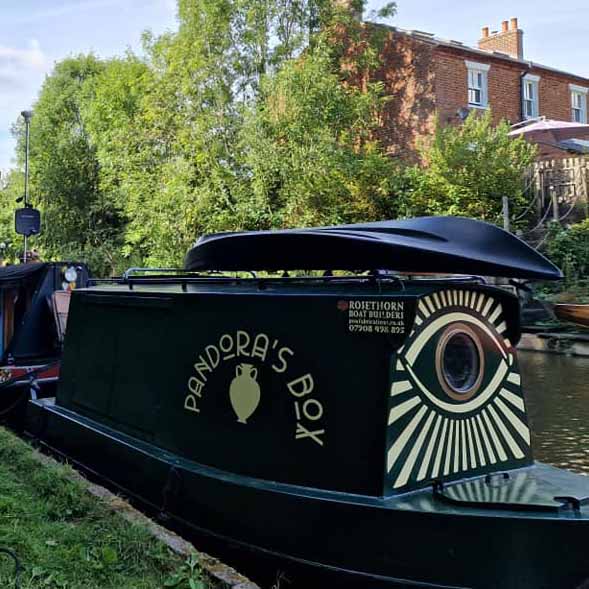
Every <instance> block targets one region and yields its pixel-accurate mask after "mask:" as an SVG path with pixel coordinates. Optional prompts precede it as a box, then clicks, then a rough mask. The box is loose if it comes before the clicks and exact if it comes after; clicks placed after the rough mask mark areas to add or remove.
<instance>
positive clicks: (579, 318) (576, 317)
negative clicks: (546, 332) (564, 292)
mask: <svg viewBox="0 0 589 589" xmlns="http://www.w3.org/2000/svg"><path fill="white" fill-rule="evenodd" d="M554 314H555V315H556V316H557V317H558V318H559V319H560V320H561V321H567V322H569V323H574V324H575V325H578V326H579V327H586V328H589V305H572V304H564V303H563V304H560V305H554Z"/></svg>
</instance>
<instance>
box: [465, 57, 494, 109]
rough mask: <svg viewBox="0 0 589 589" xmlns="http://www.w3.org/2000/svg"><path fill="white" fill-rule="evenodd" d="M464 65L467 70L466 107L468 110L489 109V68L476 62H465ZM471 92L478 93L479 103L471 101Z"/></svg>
mask: <svg viewBox="0 0 589 589" xmlns="http://www.w3.org/2000/svg"><path fill="white" fill-rule="evenodd" d="M464 63H465V64H466V69H467V75H466V87H467V92H468V106H469V107H470V108H484V109H486V108H489V70H490V69H491V66H490V65H489V64H488V63H477V62H476V61H465V62H464ZM471 82H472V83H471ZM476 82H480V83H479V84H477V83H476ZM471 90H472V91H473V92H474V91H478V92H479V93H480V101H479V102H476V101H471Z"/></svg>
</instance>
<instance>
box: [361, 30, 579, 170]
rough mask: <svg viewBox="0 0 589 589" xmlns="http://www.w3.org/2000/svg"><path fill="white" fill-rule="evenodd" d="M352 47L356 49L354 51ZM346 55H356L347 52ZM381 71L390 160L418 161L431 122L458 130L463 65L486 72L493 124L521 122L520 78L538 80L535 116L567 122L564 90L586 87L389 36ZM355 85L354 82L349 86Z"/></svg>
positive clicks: (464, 93)
mask: <svg viewBox="0 0 589 589" xmlns="http://www.w3.org/2000/svg"><path fill="white" fill-rule="evenodd" d="M356 47H358V46H357V45H356ZM350 51H351V53H353V52H354V51H355V49H354V46H353V45H351V46H350ZM381 58H382V63H383V65H382V67H381V68H380V69H379V70H378V71H377V72H376V73H375V74H373V75H374V77H375V78H376V79H378V80H380V81H382V82H383V83H384V90H385V94H386V95H388V96H390V97H391V100H390V101H389V102H388V103H387V105H386V107H385V109H384V113H383V114H382V117H381V120H380V121H379V129H378V131H377V136H378V138H379V139H380V140H381V141H382V143H383V144H384V145H385V147H386V149H387V151H388V153H389V154H390V155H392V156H400V157H403V158H405V159H408V160H412V161H415V160H416V159H417V151H418V149H417V147H418V145H419V143H420V142H421V141H423V140H424V139H427V138H428V137H431V134H432V132H433V130H434V126H435V121H436V117H439V119H440V121H441V123H442V124H458V123H459V122H460V118H459V117H458V114H457V113H458V111H459V110H460V109H461V108H464V107H467V106H468V88H467V68H466V64H465V60H469V61H474V62H478V63H485V64H489V65H490V66H491V68H490V70H489V73H488V94H489V105H490V107H491V110H492V113H493V120H494V121H495V122H496V123H497V122H499V121H500V120H502V119H507V120H508V121H509V122H510V123H516V122H519V121H520V120H521V76H522V75H523V74H524V73H531V74H534V75H538V76H540V78H541V79H540V85H539V91H540V103H539V106H540V115H543V116H546V117H547V118H551V119H557V120H564V121H570V120H571V116H572V113H571V95H570V88H569V84H571V83H573V84H577V85H580V86H587V87H589V80H586V79H584V78H580V77H575V76H570V75H566V74H560V73H557V72H551V71H549V70H543V69H541V68H538V67H535V68H532V69H531V70H529V71H528V69H527V67H526V65H525V64H522V63H518V62H516V61H509V60H506V59H501V58H500V57H494V56H492V55H488V56H487V55H484V54H480V53H474V52H471V51H467V50H465V49H461V48H459V47H456V48H454V47H446V46H441V45H438V46H436V45H434V44H432V43H429V42H425V41H422V40H419V39H415V38H413V37H411V36H409V35H407V34H403V33H400V32H398V31H394V30H389V31H387V32H386V34H385V36H384V41H383V45H382V52H381ZM356 74H357V75H352V78H351V81H352V83H358V84H362V79H364V78H363V76H362V75H361V74H360V73H359V72H357V73H356ZM354 79H355V81H353V80H354Z"/></svg>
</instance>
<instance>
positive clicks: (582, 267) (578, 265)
mask: <svg viewBox="0 0 589 589" xmlns="http://www.w3.org/2000/svg"><path fill="white" fill-rule="evenodd" d="M546 253H547V254H548V257H549V258H550V259H551V260H552V261H553V262H554V263H555V264H556V265H557V266H559V267H560V268H561V269H562V271H563V273H564V275H565V279H566V283H567V286H573V285H575V284H576V283H578V282H579V281H581V280H589V219H585V221H581V222H580V223H575V224H574V225H571V226H569V227H562V226H561V225H559V224H558V223H554V224H553V225H552V226H551V227H550V233H549V239H548V240H547V246H546Z"/></svg>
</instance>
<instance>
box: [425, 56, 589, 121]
mask: <svg viewBox="0 0 589 589" xmlns="http://www.w3.org/2000/svg"><path fill="white" fill-rule="evenodd" d="M465 60H469V61H474V62H478V63H485V64H489V65H490V66H491V69H490V70H489V73H488V85H489V88H488V90H489V105H490V107H491V110H492V112H493V119H494V120H495V121H496V122H498V121H500V120H501V119H507V120H508V121H510V122H511V123H516V122H519V121H521V119H522V115H521V76H522V75H523V74H525V73H530V74H534V75H537V76H540V82H539V93H540V101H539V107H540V115H542V116H545V117H547V118H549V119H556V120H560V121H570V120H571V118H572V112H571V93H570V87H569V85H570V84H577V85H580V86H586V87H589V80H585V79H583V78H579V77H576V76H570V75H566V74H560V73H557V72H551V71H550V70H544V69H541V68H538V67H535V68H532V69H530V70H528V69H527V68H525V67H524V66H523V64H519V63H516V62H510V61H506V60H501V59H497V58H492V57H491V56H489V57H487V56H484V55H480V54H475V53H469V52H466V51H460V50H458V51H454V50H453V49H451V48H446V47H438V48H436V50H435V51H434V56H433V61H434V69H435V72H436V76H435V88H436V106H437V108H438V111H439V113H440V120H441V121H442V122H445V123H448V122H453V121H455V120H456V112H457V111H458V109H460V108H462V107H465V106H467V102H468V88H467V69H466V65H465V63H464V62H465Z"/></svg>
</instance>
